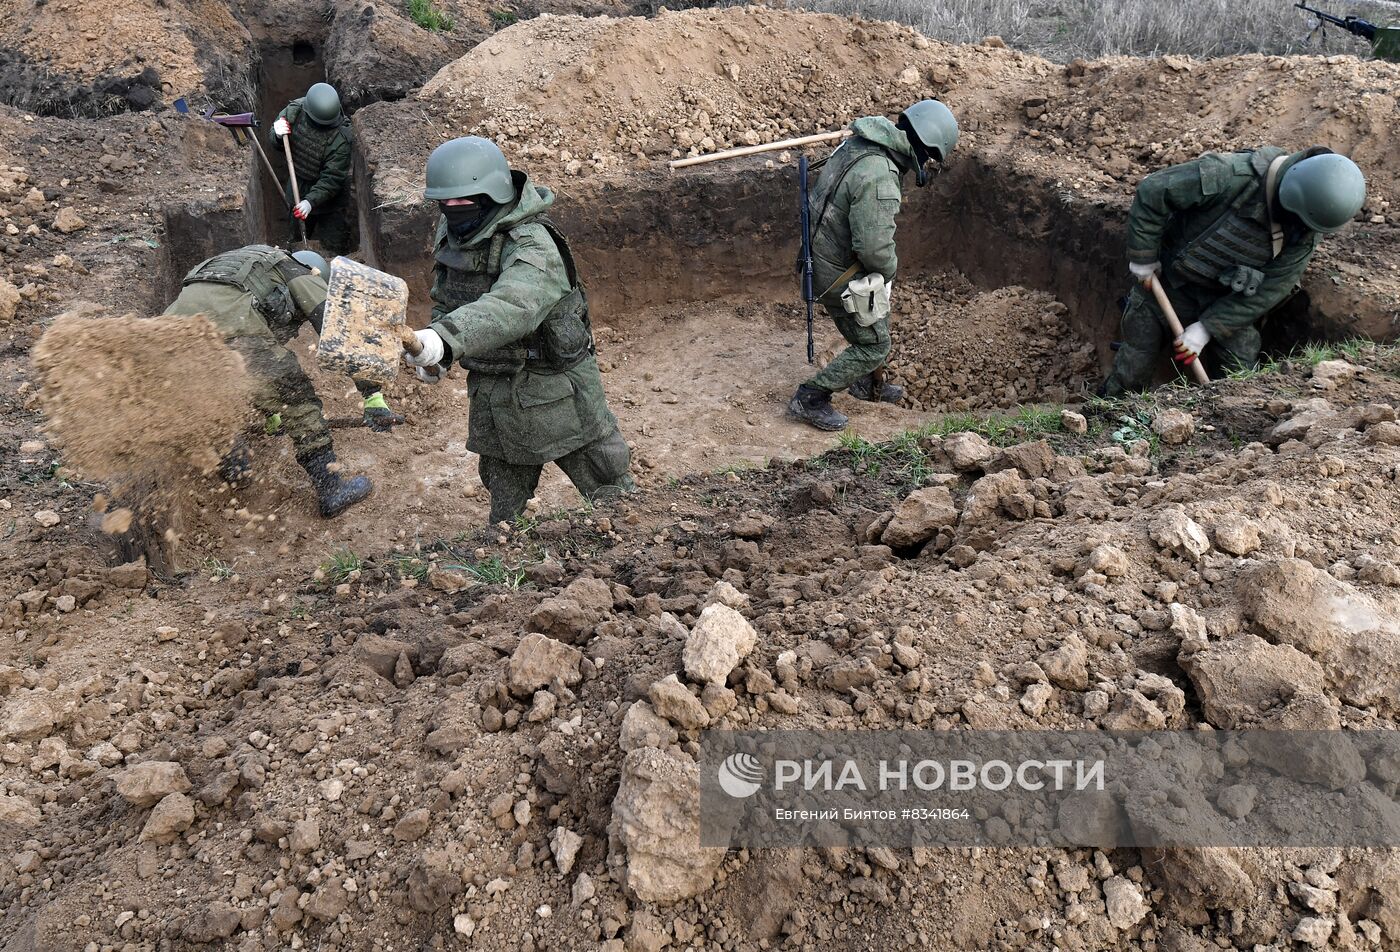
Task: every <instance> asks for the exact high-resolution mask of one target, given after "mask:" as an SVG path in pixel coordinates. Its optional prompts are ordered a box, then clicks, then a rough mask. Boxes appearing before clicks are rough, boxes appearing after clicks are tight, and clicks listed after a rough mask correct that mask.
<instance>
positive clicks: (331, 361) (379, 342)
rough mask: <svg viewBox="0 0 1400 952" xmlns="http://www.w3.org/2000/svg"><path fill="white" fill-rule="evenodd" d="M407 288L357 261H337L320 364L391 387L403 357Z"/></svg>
mask: <svg viewBox="0 0 1400 952" xmlns="http://www.w3.org/2000/svg"><path fill="white" fill-rule="evenodd" d="M407 323H408V285H407V284H405V283H404V281H403V279H402V278H396V277H394V276H393V275H392V274H385V273H384V272H383V271H378V270H376V269H374V268H371V267H370V266H369V265H365V264H361V263H360V262H358V261H351V260H350V259H349V258H346V257H337V258H335V259H334V260H333V261H331V274H330V279H329V280H328V281H327V282H326V310H325V318H324V320H323V321H322V324H321V339H320V341H319V342H318V343H317V345H316V360H317V362H318V363H320V365H321V366H322V367H324V368H325V369H326V370H329V371H333V372H336V373H343V374H347V375H349V376H351V377H354V378H355V379H356V380H363V381H366V382H369V383H376V384H379V385H381V386H382V385H384V384H387V383H388V382H389V381H391V380H393V379H394V375H395V374H397V373H398V369H399V364H400V362H401V360H402V357H403V342H402V331H403V328H404V327H405V326H407Z"/></svg>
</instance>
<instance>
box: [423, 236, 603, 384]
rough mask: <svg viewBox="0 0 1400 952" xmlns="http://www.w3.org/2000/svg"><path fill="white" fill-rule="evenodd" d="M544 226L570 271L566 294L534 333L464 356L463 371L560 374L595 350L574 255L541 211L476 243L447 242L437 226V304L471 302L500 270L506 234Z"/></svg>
mask: <svg viewBox="0 0 1400 952" xmlns="http://www.w3.org/2000/svg"><path fill="white" fill-rule="evenodd" d="M531 224H537V225H542V226H544V229H545V230H546V231H547V232H549V236H550V238H552V239H553V240H554V244H555V246H556V247H557V248H558V249H559V256H560V257H561V258H563V259H564V267H565V269H566V270H567V272H568V275H569V293H568V294H565V295H564V296H563V297H562V298H560V299H559V302H558V303H557V304H555V305H554V306H553V307H552V308H550V310H549V314H548V315H546V317H545V319H544V320H543V321H542V322H541V323H540V326H539V327H538V328H536V329H535V330H534V331H533V332H532V333H530V334H528V335H526V336H525V337H522V338H521V339H519V340H517V341H512V342H511V343H509V344H506V345H505V346H504V347H498V348H496V349H495V350H490V351H487V352H486V353H484V354H478V355H477V356H475V357H464V358H462V361H461V364H462V366H463V367H465V368H466V369H467V370H474V371H477V372H479V373H484V374H514V373H517V372H518V371H520V370H525V369H528V370H532V371H535V372H536V373H564V372H565V371H567V370H570V369H572V368H573V367H574V366H575V365H576V364H578V362H579V361H581V360H583V359H584V358H585V357H587V356H588V355H589V354H591V353H593V352H594V347H593V331H592V327H591V325H590V324H589V320H588V297H587V295H586V294H585V293H584V290H583V285H582V284H580V283H579V280H578V272H577V270H576V269H575V267H574V257H573V254H572V253H571V252H570V251H569V243H568V241H567V240H565V238H564V235H563V234H562V233H561V232H560V231H559V230H558V229H557V228H556V227H555V225H554V223H553V222H551V221H550V220H549V219H548V218H546V217H545V216H543V215H538V216H536V217H534V218H529V219H526V220H525V221H523V222H520V223H518V224H516V225H515V226H514V227H513V228H512V229H511V230H510V231H508V232H505V233H498V234H496V235H493V236H492V238H491V240H490V241H489V242H487V243H485V244H484V245H481V246H479V247H475V248H453V247H452V245H451V244H450V243H449V242H448V238H447V228H446V227H445V225H444V224H441V223H440V224H439V225H438V239H437V242H436V250H435V251H434V254H433V258H434V260H436V261H437V263H438V264H440V265H442V266H443V272H444V273H443V277H442V280H441V283H440V285H439V289H438V293H439V295H440V296H441V298H442V300H440V301H439V302H438V303H439V304H440V305H441V306H442V307H444V308H446V309H447V310H448V311H453V310H456V309H457V308H459V307H462V306H463V305H464V304H471V303H472V302H473V301H475V300H477V299H478V298H480V297H481V296H482V295H483V294H486V293H487V292H488V291H490V290H491V286H492V285H494V284H495V283H496V279H497V278H498V277H500V274H501V256H502V254H503V253H504V251H505V244H506V238H507V237H508V236H512V235H514V234H515V233H516V232H517V231H519V230H520V229H521V228H522V227H523V226H526V225H531Z"/></svg>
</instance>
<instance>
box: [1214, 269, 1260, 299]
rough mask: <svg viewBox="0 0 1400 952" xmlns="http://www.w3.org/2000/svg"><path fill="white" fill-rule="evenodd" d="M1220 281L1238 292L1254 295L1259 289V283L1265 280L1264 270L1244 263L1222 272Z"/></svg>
mask: <svg viewBox="0 0 1400 952" xmlns="http://www.w3.org/2000/svg"><path fill="white" fill-rule="evenodd" d="M1219 281H1220V283H1221V284H1223V285H1225V287H1227V288H1229V289H1230V290H1231V291H1233V292H1235V293H1236V294H1239V295H1243V296H1244V297H1254V295H1255V294H1256V293H1257V292H1258V291H1259V285H1260V284H1262V283H1263V281H1264V272H1262V271H1260V270H1259V269H1257V268H1251V267H1249V266H1248V265H1243V264H1242V265H1239V266H1238V267H1235V268H1231V269H1229V270H1227V271H1222V272H1220V278H1219Z"/></svg>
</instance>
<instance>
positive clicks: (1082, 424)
mask: <svg viewBox="0 0 1400 952" xmlns="http://www.w3.org/2000/svg"><path fill="white" fill-rule="evenodd" d="M1060 429H1062V430H1064V431H1065V432H1066V433H1073V434H1074V435H1075V436H1083V435H1084V434H1085V433H1088V432H1089V421H1088V420H1087V419H1085V417H1084V414H1082V413H1075V412H1074V411H1073V410H1061V411H1060Z"/></svg>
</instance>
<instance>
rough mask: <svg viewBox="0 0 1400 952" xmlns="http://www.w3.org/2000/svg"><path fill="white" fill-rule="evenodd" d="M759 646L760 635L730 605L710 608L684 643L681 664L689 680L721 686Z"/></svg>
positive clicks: (702, 613) (703, 612)
mask: <svg viewBox="0 0 1400 952" xmlns="http://www.w3.org/2000/svg"><path fill="white" fill-rule="evenodd" d="M757 642H758V633H757V632H755V631H754V629H753V625H751V624H749V622H748V619H746V618H745V617H744V616H743V615H741V614H739V613H738V612H737V611H735V610H734V609H732V608H730V607H728V606H727V605H710V606H709V607H708V608H706V609H705V610H704V611H702V612H701V613H700V618H699V620H698V621H696V623H695V627H693V628H692V629H691V630H690V635H689V636H688V637H687V638H686V640H685V649H684V651H683V652H682V653H681V660H682V662H683V663H684V665H685V673H686V676H687V677H688V678H690V679H691V680H692V681H698V682H708V683H710V684H719V685H722V684H724V682H725V679H726V678H728V677H729V672H731V671H733V670H734V668H735V667H737V666H738V664H739V662H740V661H742V660H743V659H744V658H746V657H748V654H749V652H750V651H752V650H753V649H754V645H755V644H757Z"/></svg>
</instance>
